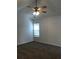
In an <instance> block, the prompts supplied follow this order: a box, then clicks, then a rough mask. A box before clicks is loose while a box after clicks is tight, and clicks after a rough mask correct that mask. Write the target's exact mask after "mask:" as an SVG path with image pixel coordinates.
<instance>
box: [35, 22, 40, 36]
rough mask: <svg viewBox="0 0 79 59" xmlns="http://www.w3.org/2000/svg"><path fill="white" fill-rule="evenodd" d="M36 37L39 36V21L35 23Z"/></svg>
mask: <svg viewBox="0 0 79 59" xmlns="http://www.w3.org/2000/svg"><path fill="white" fill-rule="evenodd" d="M34 37H39V23H34Z"/></svg>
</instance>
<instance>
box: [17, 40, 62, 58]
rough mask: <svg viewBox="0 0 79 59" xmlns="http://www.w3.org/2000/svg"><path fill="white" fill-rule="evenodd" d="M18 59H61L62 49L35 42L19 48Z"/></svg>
mask: <svg viewBox="0 0 79 59" xmlns="http://www.w3.org/2000/svg"><path fill="white" fill-rule="evenodd" d="M17 59H61V48H60V47H57V46H53V45H48V44H43V43H39V42H35V41H33V42H30V43H26V44H22V45H19V46H17Z"/></svg>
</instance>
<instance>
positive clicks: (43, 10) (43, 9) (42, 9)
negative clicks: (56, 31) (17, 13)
mask: <svg viewBox="0 0 79 59" xmlns="http://www.w3.org/2000/svg"><path fill="white" fill-rule="evenodd" d="M27 7H28V8H32V9H33V11H34V12H33V15H35V16H37V15H39V14H40V13H47V6H41V7H38V6H37V0H35V7H31V6H30V5H28V6H27Z"/></svg>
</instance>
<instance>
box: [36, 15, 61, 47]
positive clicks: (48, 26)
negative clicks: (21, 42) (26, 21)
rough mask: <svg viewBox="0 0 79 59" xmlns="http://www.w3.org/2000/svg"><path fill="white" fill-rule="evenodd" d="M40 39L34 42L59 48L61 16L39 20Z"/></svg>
mask: <svg viewBox="0 0 79 59" xmlns="http://www.w3.org/2000/svg"><path fill="white" fill-rule="evenodd" d="M39 22H40V37H39V39H35V41H38V42H43V43H47V44H52V45H56V46H61V16H53V17H52V16H51V17H46V18H44V19H40V20H39Z"/></svg>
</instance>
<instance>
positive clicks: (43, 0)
mask: <svg viewBox="0 0 79 59" xmlns="http://www.w3.org/2000/svg"><path fill="white" fill-rule="evenodd" d="M28 5H30V6H32V7H34V6H35V0H17V10H22V9H24V8H25V9H26V10H28V8H27V7H26V6H28ZM43 5H46V6H47V8H48V12H49V14H53V15H56V16H60V15H61V0H38V6H43Z"/></svg>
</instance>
